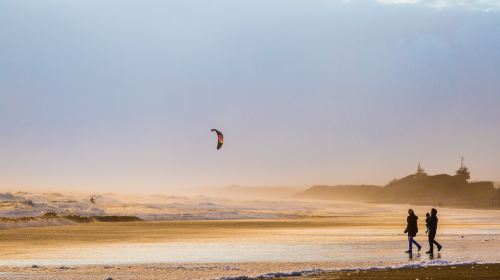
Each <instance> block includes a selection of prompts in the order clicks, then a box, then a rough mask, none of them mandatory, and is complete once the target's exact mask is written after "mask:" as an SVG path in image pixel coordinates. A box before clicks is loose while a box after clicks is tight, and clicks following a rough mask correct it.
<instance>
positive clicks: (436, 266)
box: [0, 261, 500, 280]
mask: <svg viewBox="0 0 500 280" xmlns="http://www.w3.org/2000/svg"><path fill="white" fill-rule="evenodd" d="M314 265H318V264H313V263H272V262H264V263H205V264H187V263H178V264H142V265H99V266H36V265H33V266H28V267H5V266H0V279H40V280H45V279H82V280H93V279H109V278H111V279H138V278H137V277H139V278H140V279H172V280H186V279H206V280H209V279H210V280H241V279H245V280H252V279H294V280H295V279H297V280H298V279H300V280H326V279H431V278H433V279H498V277H500V263H476V262H464V263H460V262H446V261H430V262H420V263H408V264H401V265H395V266H375V267H370V266H367V267H357V268H336V269H322V268H316V267H314ZM300 267H301V268H302V269H296V268H300Z"/></svg>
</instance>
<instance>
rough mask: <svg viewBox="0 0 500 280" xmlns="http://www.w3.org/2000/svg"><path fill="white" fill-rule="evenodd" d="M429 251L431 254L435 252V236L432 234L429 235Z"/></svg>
mask: <svg viewBox="0 0 500 280" xmlns="http://www.w3.org/2000/svg"><path fill="white" fill-rule="evenodd" d="M428 236H429V251H428V252H427V253H431V254H432V252H434V235H432V234H429V235H428Z"/></svg>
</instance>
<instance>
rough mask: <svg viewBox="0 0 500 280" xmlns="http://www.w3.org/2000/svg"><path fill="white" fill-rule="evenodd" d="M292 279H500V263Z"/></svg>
mask: <svg viewBox="0 0 500 280" xmlns="http://www.w3.org/2000/svg"><path fill="white" fill-rule="evenodd" d="M288 279H291V280H299V279H300V280H327V279H328V280H329V279H338V280H354V279H363V280H378V279H384V280H404V279H409V280H410V279H411V280H417V279H418V280H428V279H437V280H439V279H443V280H446V279H450V280H460V279H468V280H475V279H477V280H497V279H500V264H476V265H453V266H433V267H422V268H412V269H383V270H377V271H349V272H329V273H321V274H319V275H312V276H302V277H290V278H288Z"/></svg>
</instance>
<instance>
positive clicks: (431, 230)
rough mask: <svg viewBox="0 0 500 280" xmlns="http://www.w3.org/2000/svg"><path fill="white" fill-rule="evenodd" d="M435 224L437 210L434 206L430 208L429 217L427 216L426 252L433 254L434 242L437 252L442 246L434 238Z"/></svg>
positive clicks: (436, 221) (436, 224)
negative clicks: (427, 249) (427, 244)
mask: <svg viewBox="0 0 500 280" xmlns="http://www.w3.org/2000/svg"><path fill="white" fill-rule="evenodd" d="M437 226H438V217H437V210H436V209H435V208H432V210H431V217H430V218H429V235H428V237H429V251H427V252H426V253H427V254H431V255H432V254H433V253H434V244H436V246H437V249H438V252H439V251H441V249H442V248H443V246H441V244H439V243H438V242H437V241H436V240H435V238H436V232H437Z"/></svg>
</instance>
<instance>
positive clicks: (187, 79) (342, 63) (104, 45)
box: [0, 0, 500, 192]
mask: <svg viewBox="0 0 500 280" xmlns="http://www.w3.org/2000/svg"><path fill="white" fill-rule="evenodd" d="M499 2H500V1H416V0H415V1H402V0H398V1H390V0H383V1H382V0H379V1H333V0H332V1H306V0H303V1H260V0H257V1H255V0H253V1H218V0H216V1H190V0H182V1H148V2H147V3H145V2H142V1H14V0H8V1H2V2H1V3H0V131H1V132H2V134H1V137H0V170H1V176H0V188H2V189H29V190H47V189H57V190H65V191H110V192H162V191H165V190H166V189H185V188H191V187H198V186H225V185H229V184H241V185H265V186H276V185H290V186H301V185H312V184H345V183H351V184H356V183H369V184H385V183H387V182H389V181H390V180H391V179H393V178H394V177H398V176H404V175H407V174H409V173H410V172H413V171H414V170H415V168H416V164H417V162H419V161H421V162H422V163H423V166H424V168H425V169H426V171H427V172H428V173H444V172H446V173H452V172H454V170H455V169H456V168H457V167H458V165H459V163H460V156H465V157H466V163H467V165H468V167H469V168H470V169H471V172H472V173H471V175H472V180H497V181H499V180H500V176H499V173H498V171H499V170H498V166H499V165H498V164H499V162H500V149H498V143H500V130H499V129H498V127H499V126H498V123H499V120H500V110H499V108H500V93H499V89H500V79H498V78H499V73H500V3H499ZM211 128H218V129H220V130H222V131H223V132H224V133H225V136H226V144H225V146H224V147H223V149H222V150H220V151H217V150H216V149H215V145H216V139H215V136H214V135H213V134H212V133H210V129H211Z"/></svg>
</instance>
